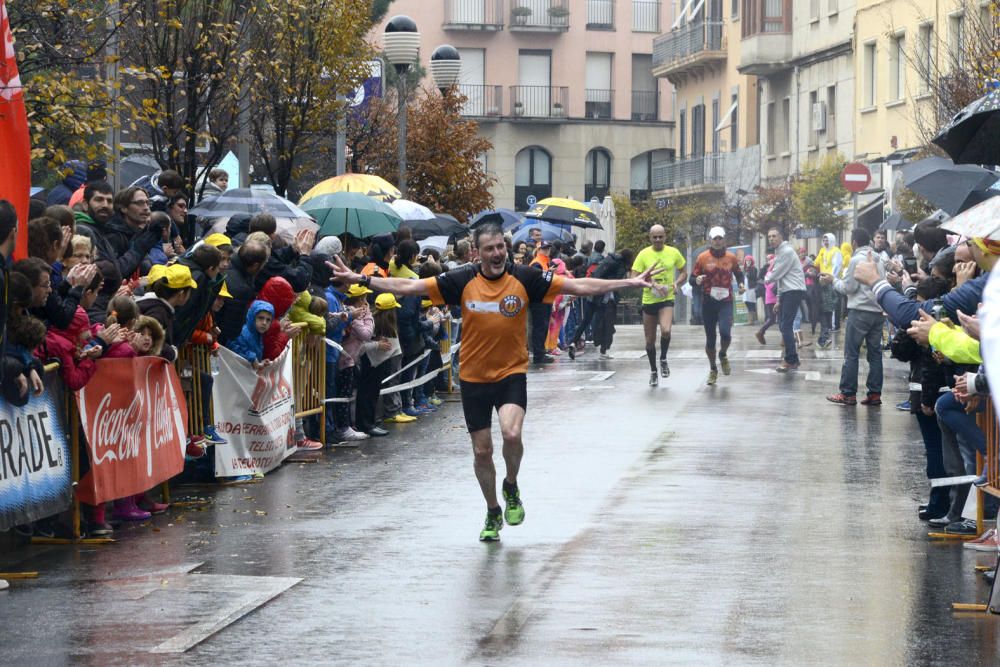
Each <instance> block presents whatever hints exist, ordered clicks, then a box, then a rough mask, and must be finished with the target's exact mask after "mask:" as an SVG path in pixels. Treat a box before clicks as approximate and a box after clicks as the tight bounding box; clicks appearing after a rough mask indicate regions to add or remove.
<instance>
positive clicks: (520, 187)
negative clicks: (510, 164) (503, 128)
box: [514, 146, 552, 211]
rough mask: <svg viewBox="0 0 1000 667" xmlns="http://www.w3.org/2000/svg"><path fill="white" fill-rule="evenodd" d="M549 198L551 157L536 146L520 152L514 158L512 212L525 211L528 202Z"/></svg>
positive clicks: (550, 194) (527, 207) (550, 190)
mask: <svg viewBox="0 0 1000 667" xmlns="http://www.w3.org/2000/svg"><path fill="white" fill-rule="evenodd" d="M551 196H552V156H551V155H549V152H548V151H547V150H545V149H544V148H540V147H538V146H530V147H528V148H525V149H523V150H521V152H520V153H518V154H517V157H515V158H514V210H517V211H527V210H528V209H529V208H531V204H529V201H531V202H534V201H537V200H539V199H545V198H546V197H551ZM531 197H533V198H534V199H529V198H531Z"/></svg>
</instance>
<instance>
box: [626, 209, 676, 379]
mask: <svg viewBox="0 0 1000 667" xmlns="http://www.w3.org/2000/svg"><path fill="white" fill-rule="evenodd" d="M649 240H650V242H651V244H652V245H649V246H647V247H645V248H643V249H642V250H641V251H640V252H639V254H638V255H636V256H635V261H634V262H633V263H632V272H631V274H630V275H631V276H632V277H635V276H638V275H640V274H642V272H644V271H647V270H648V269H650V268H653V267H656V268H657V269H662V272H661V273H659V274H657V275H656V276H654V277H653V286H652V287H647V288H645V289H643V290H642V331H643V334H645V337H646V357H647V358H648V359H649V386H650V387H655V386H656V385H657V384H658V383H659V380H658V379H657V375H656V327H657V325H659V327H660V375H662V376H663V377H665V378H667V377H670V366H669V365H668V364H667V350H668V349H669V348H670V328H671V327H672V326H673V323H674V293H675V292H676V291H677V290H678V289H680V285H683V284H684V281H685V280H687V275H688V274H687V271H685V270H684V266H685V264H686V263H687V260H685V259H684V255H682V254H681V253H680V251H679V250H677V248H674V247H673V246H668V245H667V232H666V230H665V229H664V228H663V226H662V225H653V226H652V227H650V228H649ZM678 271H680V275H677V272H678Z"/></svg>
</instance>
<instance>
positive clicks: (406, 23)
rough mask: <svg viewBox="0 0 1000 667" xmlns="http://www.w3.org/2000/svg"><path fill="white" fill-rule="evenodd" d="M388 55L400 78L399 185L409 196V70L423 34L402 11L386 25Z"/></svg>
mask: <svg viewBox="0 0 1000 667" xmlns="http://www.w3.org/2000/svg"><path fill="white" fill-rule="evenodd" d="M384 40H385V57H386V59H387V60H388V61H389V63H390V64H392V66H393V67H395V68H396V75H397V78H398V79H399V82H398V83H399V90H398V96H399V153H398V155H399V183H398V184H397V185H398V187H399V191H400V193H401V194H402V195H403V197H404V198H405V197H406V73H407V72H409V71H410V67H411V66H412V65H413V63H414V62H415V61H416V60H417V58H418V57H419V56H420V33H419V32H418V31H417V24H416V23H415V22H414V21H413V19H411V18H410V17H409V16H404V15H402V14H400V15H398V16H394V17H392V18H391V19H389V23H387V24H386V26H385V35H384Z"/></svg>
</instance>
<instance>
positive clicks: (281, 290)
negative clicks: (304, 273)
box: [257, 276, 298, 360]
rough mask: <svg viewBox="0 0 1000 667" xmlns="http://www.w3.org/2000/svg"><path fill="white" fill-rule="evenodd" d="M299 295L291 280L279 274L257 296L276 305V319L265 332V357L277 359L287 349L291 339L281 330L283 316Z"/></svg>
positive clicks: (270, 279) (268, 281)
mask: <svg viewBox="0 0 1000 667" xmlns="http://www.w3.org/2000/svg"><path fill="white" fill-rule="evenodd" d="M297 296H298V295H297V294H296V293H295V290H293V289H292V286H291V285H290V284H289V282H288V281H287V280H285V279H284V278H281V277H279V276H275V277H274V278H268V280H267V282H266V283H264V286H263V287H261V288H260V293H259V294H258V295H257V298H258V299H260V300H261V301H267V302H268V303H269V304H271V305H272V306H274V319H273V320H272V321H271V328H270V329H268V330H267V332H266V333H265V334H264V358H265V359H272V360H273V359H277V358H278V357H279V356H280V355H281V353H282V352H283V351H284V350H285V346H286V345H287V344H288V341H289V340H290V339H289V337H288V336H287V335H285V334H284V333H283V332H282V331H281V318H282V317H284V316H285V314H286V313H288V309H289V308H291V307H292V304H293V303H295V299H296V297H297Z"/></svg>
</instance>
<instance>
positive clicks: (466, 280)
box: [330, 224, 660, 542]
mask: <svg viewBox="0 0 1000 667" xmlns="http://www.w3.org/2000/svg"><path fill="white" fill-rule="evenodd" d="M473 241H474V243H475V245H476V247H477V248H478V249H479V260H480V261H479V262H477V263H475V264H467V265H465V266H461V267H459V268H457V269H454V270H452V271H448V272H446V273H442V274H441V275H439V276H437V277H435V278H427V279H425V280H405V279H399V278H379V277H373V276H363V275H360V274H357V273H354V272H352V271H351V270H349V269H348V268H347V267H346V266H345V265H344V263H343V262H342V261H340V258H336V264H330V268H331V269H332V271H333V277H334V280H335V281H337V282H340V283H348V284H361V285H364V286H366V287H367V286H370V287H371V288H373V289H376V290H379V291H383V292H392V293H395V294H397V295H403V296H429V297H430V299H431V301H432V302H433V303H434V304H435V305H450V306H461V307H462V364H461V368H460V370H459V379H460V380H461V386H462V409H463V411H464V413H465V423H466V426H468V429H469V434H470V436H471V438H472V452H473V457H474V464H475V471H476V478H477V479H478V480H479V487H480V489H481V490H482V493H483V498H484V499H485V500H486V508H487V511H486V525H485V527H484V528H483V530H482V532H480V534H479V539H480V540H481V541H483V542H495V541H497V540H499V539H500V529H501V528H502V527H503V524H504V519H506V521H507V523H508V524H509V525H511V526H516V525H518V524H520V523H521V522H522V521H524V506H523V505H522V503H521V497H520V491H519V490H518V487H517V474H518V471H519V469H520V467H521V457H522V456H523V454H524V445H523V443H522V441H521V427H522V425H523V423H524V414H525V410H526V409H527V403H528V400H527V375H526V373H527V370H528V347H527V340H526V338H527V327H526V326H525V325H526V321H525V320H526V318H527V312H528V308H527V307H528V305H529V304H531V303H552V301H553V300H554V299H555V298H556V296H557V295H559V294H569V295H572V296H597V295H600V294H606V293H607V292H611V291H614V290H616V289H622V288H625V287H649V286H650V285H651V284H652V277H654V276H656V275H657V274H658V273H659V271H660V269H659V268H658V267H656V266H651V267H649V268H648V269H647V270H645V271H643V272H642V273H641V274H639V275H638V276H636V277H634V278H625V279H622V280H601V279H598V278H578V279H576V280H564V279H563V278H562V277H561V276H556V275H554V274H553V273H552V272H551V271H548V272H543V271H542V270H541V269H539V268H537V267H529V266H517V265H515V264H512V263H511V262H510V261H509V259H508V257H507V246H506V244H505V243H504V238H503V231H502V230H501V229H500V227H499V226H498V225H495V224H485V225H481V226H479V227H477V228H476V229H475V230H474V231H473ZM493 410H496V412H497V415H498V416H499V419H500V431H501V434H502V436H503V458H504V462H505V463H506V469H507V474H506V477H505V478H504V480H503V497H504V501H505V502H506V510H504V511H503V512H501V509H500V504H499V502H498V501H497V489H496V468H495V467H494V465H493V439H492V437H491V435H490V425H491V421H492V416H493Z"/></svg>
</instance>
